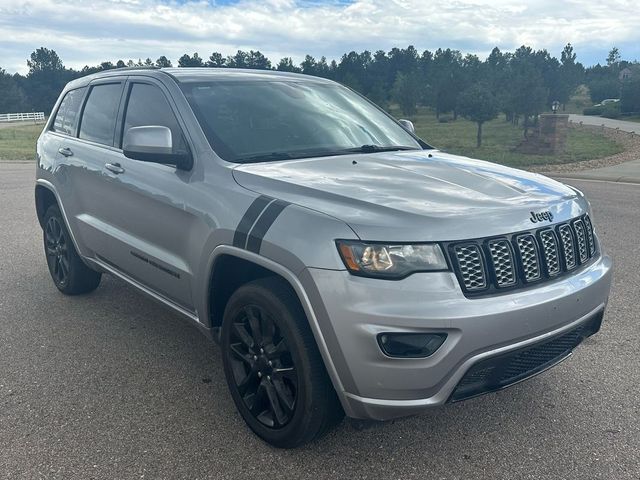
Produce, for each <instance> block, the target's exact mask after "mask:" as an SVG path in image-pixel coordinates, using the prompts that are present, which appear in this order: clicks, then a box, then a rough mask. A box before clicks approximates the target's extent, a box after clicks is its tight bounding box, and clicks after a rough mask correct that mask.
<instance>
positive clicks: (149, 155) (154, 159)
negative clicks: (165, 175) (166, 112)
mask: <svg viewBox="0 0 640 480" xmlns="http://www.w3.org/2000/svg"><path fill="white" fill-rule="evenodd" d="M122 151H123V153H124V156H125V157H127V158H131V159H133V160H140V161H142V162H150V163H161V164H163V165H175V167H176V168H178V169H180V170H191V167H192V166H193V160H192V158H191V155H190V154H188V153H184V154H181V153H173V139H172V136H171V130H170V129H169V128H167V127H161V126H156V125H149V126H144V127H131V128H130V129H128V130H127V131H126V132H125V134H124V138H123V140H122Z"/></svg>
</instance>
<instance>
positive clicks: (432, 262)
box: [336, 240, 449, 279]
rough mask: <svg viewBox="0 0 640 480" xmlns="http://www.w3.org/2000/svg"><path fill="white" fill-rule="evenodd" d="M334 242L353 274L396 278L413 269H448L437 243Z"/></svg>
mask: <svg viewBox="0 0 640 480" xmlns="http://www.w3.org/2000/svg"><path fill="white" fill-rule="evenodd" d="M336 243H337V245H338V251H339V252H340V256H341V257H342V261H343V262H344V264H345V266H346V267H347V269H348V270H349V272H351V273H353V274H354V275H362V276H365V277H377V278H392V279H398V278H403V277H406V276H407V275H410V274H412V273H415V272H433V271H442V270H448V269H449V267H448V265H447V260H446V259H445V257H444V254H443V253H442V249H441V248H440V245H438V244H437V243H416V244H382V243H363V242H357V241H350V240H338V241H337V242H336Z"/></svg>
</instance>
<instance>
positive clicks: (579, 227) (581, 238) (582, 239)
mask: <svg viewBox="0 0 640 480" xmlns="http://www.w3.org/2000/svg"><path fill="white" fill-rule="evenodd" d="M573 230H574V232H575V234H576V241H577V244H578V257H579V258H580V263H584V262H586V261H587V260H588V259H589V247H588V245H587V234H586V233H585V228H584V223H582V220H574V221H573Z"/></svg>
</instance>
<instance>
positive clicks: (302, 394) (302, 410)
mask: <svg viewBox="0 0 640 480" xmlns="http://www.w3.org/2000/svg"><path fill="white" fill-rule="evenodd" d="M222 355H223V363H224V371H225V376H226V378H227V384H228V385H229V389H230V391H231V396H232V397H233V401H234V402H235V404H236V407H237V408H238V411H239V412H240V414H241V415H242V417H243V418H244V420H245V421H246V423H247V424H248V425H249V427H250V428H251V429H252V430H253V431H254V432H255V433H256V434H257V435H258V436H259V437H261V438H262V439H263V440H265V441H266V442H268V443H270V444H271V445H274V446H276V447H280V448H293V447H297V446H300V445H303V444H305V443H307V442H310V441H311V440H314V439H315V438H318V437H320V436H321V435H322V434H324V433H325V432H326V431H327V430H328V429H329V428H330V427H332V426H333V425H334V424H336V423H338V422H339V421H340V420H341V419H342V417H343V415H344V413H343V411H342V407H341V406H340V402H339V401H338V398H337V396H336V393H335V391H334V389H333V386H332V385H331V381H330V380H329V377H328V375H327V372H326V370H325V368H324V364H323V362H322V358H321V357H320V352H319V351H318V348H317V346H316V343H315V340H314V338H313V334H312V333H311V330H310V328H309V325H308V323H307V319H306V316H305V314H304V311H303V310H302V308H301V306H300V304H299V302H298V299H297V297H296V296H295V294H294V293H293V292H292V290H291V289H290V287H289V286H288V284H286V283H285V282H284V281H282V280H280V279H278V278H266V279H260V280H256V281H253V282H250V283H248V284H246V285H244V286H242V287H240V288H239V289H238V290H237V291H236V292H235V293H234V294H233V295H232V296H231V298H230V299H229V302H228V304H227V307H226V309H225V313H224V318H223V323H222Z"/></svg>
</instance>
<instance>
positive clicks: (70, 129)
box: [51, 87, 87, 136]
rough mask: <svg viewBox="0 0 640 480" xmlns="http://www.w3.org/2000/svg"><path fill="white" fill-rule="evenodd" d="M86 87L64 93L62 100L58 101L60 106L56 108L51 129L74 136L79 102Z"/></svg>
mask: <svg viewBox="0 0 640 480" xmlns="http://www.w3.org/2000/svg"><path fill="white" fill-rule="evenodd" d="M86 89H87V87H82V88H78V89H76V90H70V91H69V92H67V93H66V94H65V96H64V98H63V99H62V102H60V108H58V113H56V118H55V119H54V121H53V126H52V127H51V130H53V131H54V132H59V133H64V134H67V135H74V136H75V134H76V126H77V121H78V113H79V112H80V104H81V103H82V97H84V92H85V90H86Z"/></svg>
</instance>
